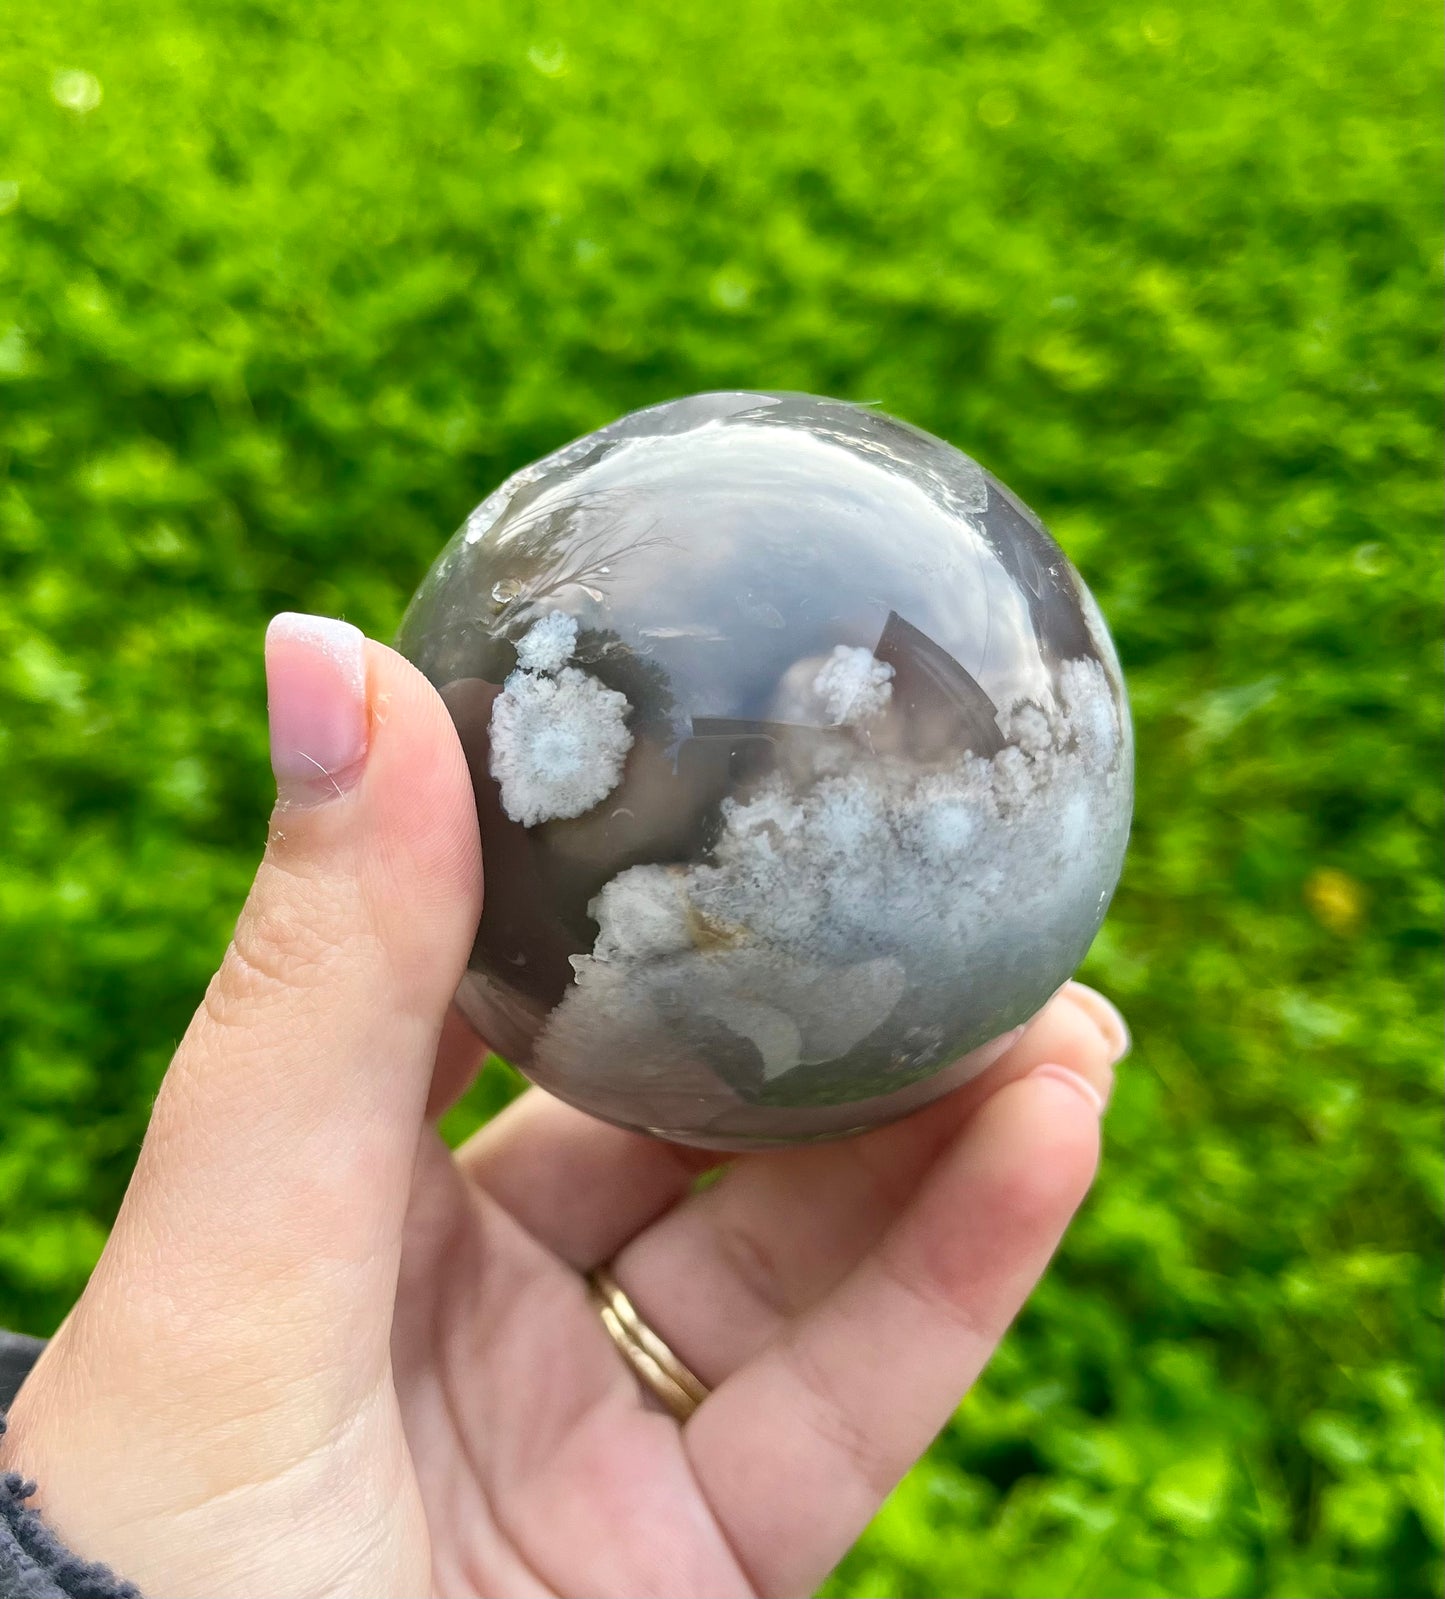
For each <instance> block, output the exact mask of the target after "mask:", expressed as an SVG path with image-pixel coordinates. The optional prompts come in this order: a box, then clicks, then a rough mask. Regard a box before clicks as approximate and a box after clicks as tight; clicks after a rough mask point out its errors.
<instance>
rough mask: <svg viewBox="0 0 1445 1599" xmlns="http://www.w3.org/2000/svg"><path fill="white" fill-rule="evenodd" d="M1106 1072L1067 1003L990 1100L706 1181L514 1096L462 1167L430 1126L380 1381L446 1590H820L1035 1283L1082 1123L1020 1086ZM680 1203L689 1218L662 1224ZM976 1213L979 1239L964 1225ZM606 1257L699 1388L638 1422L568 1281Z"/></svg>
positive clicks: (978, 1087) (643, 1408)
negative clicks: (690, 1409)
mask: <svg viewBox="0 0 1445 1599" xmlns="http://www.w3.org/2000/svg"><path fill="white" fill-rule="evenodd" d="M1044 1061H1054V1062H1060V1063H1062V1064H1065V1065H1068V1066H1070V1067H1072V1068H1073V1069H1074V1070H1075V1071H1079V1072H1082V1073H1084V1074H1085V1075H1093V1076H1096V1077H1097V1076H1098V1075H1099V1074H1100V1072H1101V1070H1105V1069H1106V1065H1107V1061H1106V1056H1105V1051H1104V1046H1103V1044H1102V1042H1101V1040H1100V1038H1099V1035H1098V1032H1097V1030H1096V1028H1095V1027H1093V1026H1092V1025H1091V1022H1090V1019H1089V1017H1088V1015H1087V1014H1086V1013H1085V1012H1083V1011H1081V1010H1080V1009H1078V1008H1077V1007H1076V1006H1073V1005H1070V1004H1067V1003H1056V1004H1055V1005H1054V1006H1053V1007H1051V1008H1050V1010H1049V1011H1047V1012H1045V1014H1044V1016H1043V1017H1041V1018H1040V1020H1039V1021H1037V1022H1036V1023H1035V1024H1034V1026H1033V1027H1032V1028H1031V1029H1030V1030H1029V1032H1028V1033H1027V1034H1026V1035H1025V1036H1024V1038H1023V1039H1022V1040H1020V1041H1019V1042H1018V1043H1017V1044H1016V1045H1015V1046H1014V1048H1013V1049H1012V1050H1011V1051H1010V1052H1009V1055H1008V1056H1007V1057H1005V1059H1003V1060H1001V1061H1000V1062H999V1063H998V1065H997V1066H996V1067H995V1068H994V1069H993V1070H991V1071H990V1073H989V1074H988V1081H987V1082H986V1083H985V1082H982V1081H981V1082H979V1083H977V1084H974V1085H971V1086H970V1087H969V1088H966V1089H963V1090H961V1091H960V1092H959V1093H957V1094H954V1095H952V1096H950V1098H949V1099H948V1100H947V1101H945V1102H942V1103H940V1104H939V1105H936V1106H934V1107H933V1108H931V1109H930V1110H928V1111H925V1112H923V1113H921V1114H920V1115H917V1116H915V1117H912V1118H910V1119H909V1120H908V1121H907V1122H904V1123H901V1124H898V1125H896V1126H894V1127H890V1128H885V1129H883V1130H882V1131H880V1132H878V1133H875V1134H871V1135H869V1136H867V1137H865V1138H862V1139H857V1140H854V1141H852V1142H850V1143H846V1144H838V1145H830V1146H824V1147H821V1148H815V1149H809V1150H803V1151H798V1152H795V1153H792V1154H787V1155H768V1156H756V1157H748V1158H745V1159H742V1160H739V1161H737V1162H736V1163H735V1164H734V1166H733V1167H732V1169H731V1170H730V1171H729V1173H728V1174H727V1176H726V1178H725V1180H724V1181H723V1182H721V1183H719V1184H716V1185H714V1186H713V1187H711V1188H709V1189H708V1190H707V1191H705V1192H703V1193H700V1194H695V1195H693V1196H691V1197H683V1196H685V1194H686V1190H687V1189H688V1187H689V1186H690V1178H691V1175H692V1174H693V1173H694V1172H695V1171H696V1170H697V1169H698V1167H699V1166H700V1164H701V1162H700V1161H698V1160H696V1159H695V1158H690V1157H688V1156H687V1155H685V1154H680V1153H679V1152H678V1151H675V1150H670V1149H667V1148H666V1147H665V1146H661V1145H656V1144H652V1143H649V1142H648V1141H646V1140H643V1139H639V1138H634V1137H632V1136H631V1135H628V1134H624V1133H620V1132H617V1131H615V1130H613V1129H608V1128H602V1127H600V1126H598V1125H597V1124H593V1123H589V1122H587V1121H586V1120H585V1118H582V1117H580V1116H576V1115H575V1114H574V1113H572V1112H570V1111H567V1110H565V1109H564V1108H563V1107H561V1106H558V1105H556V1104H555V1103H553V1102H550V1101H547V1100H545V1099H544V1098H543V1096H540V1095H537V1096H527V1098H526V1099H525V1100H524V1101H523V1102H522V1104H520V1105H519V1106H517V1107H514V1108H513V1110H512V1111H511V1112H509V1113H508V1115H507V1116H506V1117H504V1118H502V1119H501V1120H499V1122H497V1123H494V1124H493V1125H492V1127H490V1128H488V1129H485V1130H484V1131H483V1133H482V1134H480V1135H478V1137H477V1139H475V1140H473V1142H472V1143H471V1144H470V1145H468V1146H467V1147H466V1148H465V1149H463V1150H462V1151H460V1152H459V1153H458V1155H457V1157H455V1158H453V1157H451V1156H450V1155H449V1154H448V1153H447V1151H446V1150H445V1149H444V1147H443V1146H442V1144H441V1142H440V1140H439V1139H437V1138H436V1137H435V1135H434V1134H431V1133H428V1135H427V1138H426V1142H425V1143H424V1146H423V1149H422V1153H421V1158H420V1159H419V1162H418V1167H417V1179H416V1184H415V1187H414V1191H413V1199H412V1205H411V1209H410V1212H409V1215H408V1221H407V1231H406V1241H405V1247H404V1252H403V1259H402V1267H401V1279H400V1286H399V1293H398V1301H397V1311H396V1318H395V1322H394V1327H393V1339H392V1360H393V1370H394V1375H395V1383H396V1390H397V1395H398V1400H399V1403H400V1407H401V1414H402V1419H403V1423H404V1427H405V1432H406V1437H407V1443H408V1446H409V1449H410V1453H411V1458H412V1463H413V1467H414V1470H415V1473H416V1479H417V1487H418V1489H419V1494H420V1501H421V1503H422V1504H423V1505H424V1506H425V1507H426V1518H427V1536H428V1537H429V1540H430V1545H431V1569H432V1584H433V1588H434V1590H435V1591H436V1592H438V1593H441V1594H445V1595H449V1596H452V1595H462V1594H467V1595H472V1594H475V1595H484V1594H496V1593H506V1594H517V1595H527V1594H543V1593H553V1594H599V1593H619V1594H628V1595H641V1594H669V1595H721V1594H744V1593H753V1592H759V1591H761V1592H767V1593H776V1592H795V1591H799V1590H803V1589H807V1588H811V1587H812V1586H814V1585H815V1584H816V1583H817V1582H818V1581H819V1580H820V1579H821V1577H822V1576H823V1575H824V1574H825V1573H826V1571H827V1570H828V1569H829V1568H830V1566H831V1565H832V1564H833V1563H834V1562H835V1561H836V1560H837V1558H838V1557H839V1556H840V1555H841V1554H842V1552H843V1551H844V1549H846V1547H847V1545H848V1544H849V1543H850V1542H851V1541H852V1539H853V1538H854V1537H856V1536H857V1534H858V1532H859V1531H860V1530H861V1529H862V1526H863V1525H864V1524H865V1523H866V1521H867V1519H868V1518H869V1516H870V1515H871V1514H872V1512H873V1511H874V1509H876V1507H877V1504H878V1503H879V1502H880V1500H881V1498H882V1497H883V1495H884V1494H886V1493H887V1491H888V1490H889V1488H890V1487H891V1486H892V1484H893V1482H894V1481H896V1480H897V1478H898V1477H899V1476H900V1475H901V1474H902V1472H903V1471H904V1470H906V1468H907V1466H908V1465H909V1464H910V1463H911V1462H912V1460H913V1459H914V1458H916V1456H917V1454H918V1453H920V1452H921V1450H922V1449H923V1448H924V1447H925V1446H926V1444H927V1442H928V1440H929V1438H930V1437H931V1436H932V1434H933V1432H934V1431H936V1429H937V1427H938V1426H939V1425H941V1424H942V1422H943V1421H944V1420H945V1419H946V1417H947V1415H948V1413H949V1411H950V1410H951V1409H952V1406H953V1404H954V1403H956V1401H957V1398H958V1396H959V1395H960V1394H961V1393H962V1392H963V1390H964V1389H965V1388H966V1387H967V1385H968V1383H969V1382H970V1381H971V1379H972V1377H973V1376H974V1375H975V1374H976V1372H977V1370H978V1369H979V1367H980V1366H981V1365H982V1363H983V1361H984V1360H985V1359H986V1358H987V1357H988V1355H989V1353H990V1352H991V1350H992V1347H993V1345H994V1343H995V1342H996V1340H997V1338H998V1336H999V1335H1000V1334H1001V1333H1002V1331H1003V1330H1004V1327H1005V1326H1006V1325H1007V1322H1008V1321H1009V1319H1011V1317H1012V1315H1013V1314H1014V1312H1015V1310H1016V1309H1017V1306H1018V1303H1019V1302H1020V1300H1021V1299H1022V1297H1023V1295H1024V1294H1025V1293H1026V1292H1027V1290H1028V1287H1029V1286H1030V1285H1031V1284H1032V1282H1033V1280H1034V1278H1035V1277H1036V1276H1037V1274H1038V1271H1039V1270H1040V1269H1041V1268H1042V1266H1043V1264H1044V1262H1045V1261H1046V1259H1047V1256H1048V1253H1049V1252H1050V1251H1051V1249H1052V1247H1053V1245H1054V1243H1055V1242H1056V1239H1057V1236H1058V1233H1059V1232H1060V1231H1061V1230H1062V1227H1063V1225H1064V1224H1065V1223H1066V1222H1067V1219H1068V1216H1069V1214H1070V1212H1071V1211H1072V1209H1073V1206H1074V1205H1075V1204H1076V1203H1077V1200H1078V1198H1079V1196H1080V1195H1081V1193H1082V1191H1083V1188H1084V1186H1085V1185H1086V1184H1087V1180H1088V1175H1089V1172H1090V1170H1091V1167H1092V1160H1093V1152H1094V1145H1093V1138H1094V1133H1093V1124H1092V1122H1091V1121H1090V1120H1088V1119H1087V1118H1085V1119H1080V1118H1078V1117H1077V1116H1075V1115H1074V1114H1073V1113H1072V1112H1071V1111H1070V1109H1069V1106H1068V1103H1067V1101H1068V1098H1069V1096H1068V1095H1067V1094H1065V1095H1064V1096H1063V1098H1062V1099H1060V1098H1058V1096H1057V1092H1056V1091H1055V1092H1054V1093H1052V1094H1051V1093H1049V1092H1047V1091H1046V1092H1045V1093H1044V1095H1043V1096H1042V1098H1041V1097H1039V1094H1038V1090H1037V1088H1036V1087H1035V1085H1033V1084H1030V1085H1029V1086H1027V1087H1025V1088H1021V1089H1017V1090H1013V1091H1011V1092H1010V1093H1007V1094H1000V1095H998V1096H997V1097H996V1098H991V1099H989V1102H988V1103H987V1105H986V1106H985V1107H984V1108H983V1109H982V1110H978V1111H977V1114H974V1112H975V1110H976V1109H977V1107H978V1106H979V1104H980V1102H981V1101H982V1100H983V1099H984V1097H985V1095H986V1093H987V1092H988V1091H989V1090H992V1089H994V1088H996V1087H997V1086H998V1085H999V1083H1000V1081H1003V1080H1006V1079H1009V1078H1014V1077H1018V1076H1020V1075H1022V1074H1023V1073H1025V1072H1027V1071H1028V1070H1030V1069H1031V1068H1032V1067H1033V1066H1036V1065H1038V1064H1040V1063H1042V1062H1044ZM679 1200H680V1202H679ZM963 1218H966V1219H967V1222H968V1225H966V1226H961V1225H959V1223H960V1220H961V1219H963ZM613 1257H615V1259H616V1270H617V1274H618V1276H619V1278H620V1279H621V1280H622V1282H623V1284H624V1286H625V1287H626V1288H627V1290H628V1292H629V1293H630V1294H631V1295H632V1297H633V1298H634V1299H635V1300H636V1302H637V1304H638V1306H639V1308H640V1309H641V1310H642V1311H643V1313H644V1314H645V1315H646V1316H647V1318H648V1320H649V1321H650V1322H651V1323H652V1324H653V1326H654V1327H655V1328H656V1330H657V1331H658V1332H659V1333H660V1334H661V1335H662V1336H663V1337H664V1338H665V1339H667V1341H668V1342H669V1343H670V1344H671V1345H672V1346H673V1347H674V1348H675V1349H676V1350H677V1352H678V1353H679V1354H680V1355H681V1356H682V1358H683V1359H684V1360H685V1361H686V1362H687V1363H688V1364H689V1365H690V1366H692V1368H693V1369H694V1370H695V1371H696V1372H697V1373H698V1375H699V1376H700V1377H701V1378H702V1379H703V1380H704V1382H706V1383H707V1384H708V1385H709V1386H710V1387H711V1388H712V1390H713V1392H712V1394H711V1395H710V1397H709V1399H708V1400H707V1401H706V1402H705V1404H704V1405H703V1406H702V1407H701V1408H700V1409H699V1410H698V1412H697V1414H696V1415H695V1416H694V1417H693V1418H692V1419H691V1420H690V1421H689V1422H688V1423H687V1425H686V1426H685V1427H681V1428H680V1427H678V1426H677V1424H676V1423H675V1422H673V1421H672V1419H671V1418H670V1417H669V1416H667V1415H666V1414H665V1413H663V1412H662V1411H661V1410H660V1409H657V1408H654V1407H653V1406H652V1405H651V1404H650V1403H649V1402H647V1401H646V1400H645V1399H644V1398H643V1396H642V1393H641V1391H640V1389H639V1387H638V1385H637V1383H636V1381H635V1380H634V1378H633V1377H632V1374H631V1372H630V1371H629V1370H628V1368H627V1367H626V1365H625V1364H624V1363H623V1361H622V1360H621V1359H620V1357H619V1356H618V1354H617V1351H616V1350H615V1349H614V1348H613V1346H612V1344H611V1342H610V1340H609V1339H608V1337H607V1335H606V1333H605V1331H604V1330H603V1328H602V1325H601V1323H600V1321H599V1319H598V1317H597V1315H596V1312H595V1310H594V1309H593V1308H592V1306H591V1305H590V1304H589V1302H588V1300H587V1298H586V1294H585V1290H584V1286H583V1282H582V1276H581V1273H582V1272H583V1271H585V1270H586V1269H587V1268H589V1267H590V1266H592V1265H594V1264H597V1263H599V1262H601V1261H603V1260H606V1259H609V1258H613Z"/></svg>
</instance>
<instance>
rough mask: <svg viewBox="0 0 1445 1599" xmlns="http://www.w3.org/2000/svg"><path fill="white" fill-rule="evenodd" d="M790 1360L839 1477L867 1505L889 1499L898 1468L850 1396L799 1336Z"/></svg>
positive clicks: (809, 1417)
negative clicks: (865, 1422)
mask: <svg viewBox="0 0 1445 1599" xmlns="http://www.w3.org/2000/svg"><path fill="white" fill-rule="evenodd" d="M791 1365H792V1369H793V1375H794V1376H795V1378H796V1379H797V1383H798V1386H799V1388H800V1389H801V1391H802V1393H803V1395H804V1396H805V1403H806V1411H805V1415H806V1419H807V1424H808V1426H809V1427H810V1428H811V1430H812V1432H813V1434H814V1436H815V1437H817V1438H818V1439H819V1440H820V1441H821V1442H822V1444H823V1447H824V1449H825V1451H826V1453H827V1455H828V1458H829V1460H830V1461H831V1462H833V1463H834V1464H835V1465H836V1467H837V1469H838V1473H839V1476H840V1477H841V1479H842V1480H843V1481H848V1480H851V1481H852V1482H853V1483H855V1484H856V1485H857V1488H858V1490H859V1497H860V1498H861V1500H862V1501H863V1502H864V1503H865V1504H868V1505H873V1504H877V1503H879V1502H880V1501H882V1500H883V1499H885V1498H887V1496H888V1495H889V1494H890V1493H892V1492H893V1489H894V1488H895V1487H896V1486H897V1483H898V1476H899V1473H898V1471H897V1469H896V1468H895V1466H894V1464H893V1462H892V1461H891V1460H889V1458H888V1457H887V1456H886V1455H885V1454H884V1453H883V1452H882V1451H880V1449H879V1446H878V1440H877V1439H876V1437H875V1436H874V1435H873V1433H872V1432H871V1431H870V1430H869V1429H868V1428H867V1427H866V1426H864V1425H863V1423H862V1422H861V1420H860V1419H859V1418H858V1416H857V1414H856V1411H855V1407H854V1406H853V1405H852V1404H851V1403H850V1396H849V1395H848V1394H847V1393H843V1392H840V1391H839V1388H838V1385H837V1383H836V1382H835V1381H834V1380H833V1378H832V1377H831V1376H830V1375H829V1373H828V1371H827V1369H826V1367H825V1366H824V1365H823V1364H821V1363H820V1361H819V1360H818V1359H816V1358H815V1356H814V1355H813V1354H812V1353H810V1351H809V1349H808V1346H807V1344H806V1342H804V1341H802V1340H799V1341H798V1342H797V1343H796V1344H795V1345H794V1347H793V1350H792V1360H791ZM835 1491H836V1488H835Z"/></svg>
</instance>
